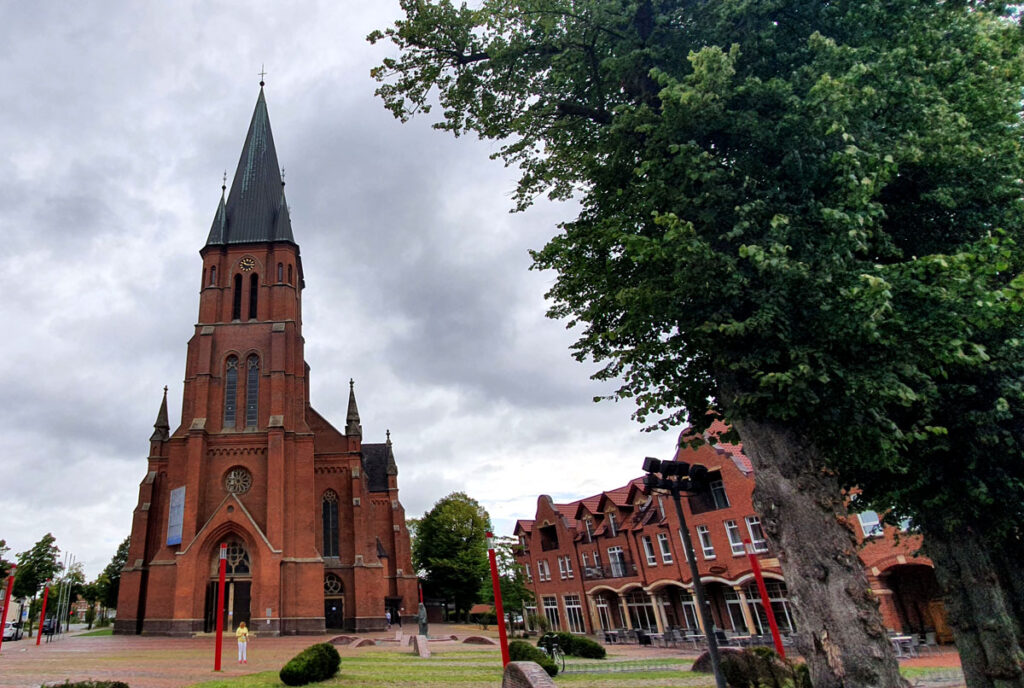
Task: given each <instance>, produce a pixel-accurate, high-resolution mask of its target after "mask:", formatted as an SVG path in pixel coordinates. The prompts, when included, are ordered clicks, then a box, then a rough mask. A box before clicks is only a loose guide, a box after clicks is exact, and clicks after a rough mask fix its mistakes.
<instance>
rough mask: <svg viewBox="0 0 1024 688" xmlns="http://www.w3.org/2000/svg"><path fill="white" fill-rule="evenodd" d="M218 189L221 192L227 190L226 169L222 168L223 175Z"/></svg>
mask: <svg viewBox="0 0 1024 688" xmlns="http://www.w3.org/2000/svg"><path fill="white" fill-rule="evenodd" d="M220 190H221V191H222V192H224V191H227V190H228V171H227V170H224V176H223V177H222V178H221V181H220Z"/></svg>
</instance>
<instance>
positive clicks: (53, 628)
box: [43, 616, 58, 635]
mask: <svg viewBox="0 0 1024 688" xmlns="http://www.w3.org/2000/svg"><path fill="white" fill-rule="evenodd" d="M57 630H58V628H57V619H56V618H54V617H52V616H50V617H47V618H46V620H45V621H43V635H53V634H54V633H56V632H57Z"/></svg>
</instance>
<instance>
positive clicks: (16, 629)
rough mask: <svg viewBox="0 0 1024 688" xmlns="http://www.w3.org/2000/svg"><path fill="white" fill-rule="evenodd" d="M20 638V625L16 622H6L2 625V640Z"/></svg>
mask: <svg viewBox="0 0 1024 688" xmlns="http://www.w3.org/2000/svg"><path fill="white" fill-rule="evenodd" d="M20 638H21V624H20V623H18V622H17V621H8V622H7V623H5V624H4V640H18V639H20Z"/></svg>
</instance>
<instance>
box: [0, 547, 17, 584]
mask: <svg viewBox="0 0 1024 688" xmlns="http://www.w3.org/2000/svg"><path fill="white" fill-rule="evenodd" d="M10 551H11V548H10V547H8V546H7V541H6V540H0V579H4V578H7V574H8V573H9V572H10V569H11V564H14V563H15V562H13V561H8V559H7V553H8V552H10Z"/></svg>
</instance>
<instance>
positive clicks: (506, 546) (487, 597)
mask: <svg viewBox="0 0 1024 688" xmlns="http://www.w3.org/2000/svg"><path fill="white" fill-rule="evenodd" d="M518 546H519V543H518V542H517V541H516V539H515V538H513V537H508V536H502V537H496V538H494V556H495V559H496V560H497V563H498V580H499V584H500V586H501V603H502V607H503V608H504V610H505V617H506V618H505V620H504V621H505V622H506V623H507V624H508V627H509V630H511V629H512V621H513V619H514V615H515V614H516V613H517V612H522V613H525V610H526V607H527V606H533V605H534V604H536V599H537V597H536V595H534V594H533V590H531V589H530V587H529V586H528V585H527V582H526V572H525V571H524V570H523V566H522V564H520V563H519V562H517V561H516V558H515V554H514V552H515V548H516V547H518ZM480 598H481V599H482V600H483V601H484V602H488V603H490V604H494V584H493V583H492V582H491V581H490V580H489V579H488V580H487V581H485V582H484V584H483V585H482V586H481V588H480Z"/></svg>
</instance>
